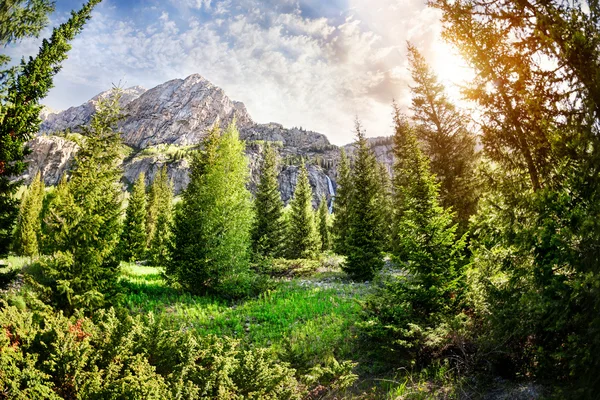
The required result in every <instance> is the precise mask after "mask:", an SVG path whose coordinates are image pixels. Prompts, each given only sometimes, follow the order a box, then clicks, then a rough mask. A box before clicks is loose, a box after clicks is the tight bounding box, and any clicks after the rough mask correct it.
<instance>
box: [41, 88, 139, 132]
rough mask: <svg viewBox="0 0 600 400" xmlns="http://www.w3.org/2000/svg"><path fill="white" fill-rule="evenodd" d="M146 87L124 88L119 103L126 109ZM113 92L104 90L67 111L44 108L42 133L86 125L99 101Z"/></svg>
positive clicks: (73, 128)
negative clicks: (53, 110)
mask: <svg viewBox="0 0 600 400" xmlns="http://www.w3.org/2000/svg"><path fill="white" fill-rule="evenodd" d="M145 91H146V89H144V88H143V87H141V86H133V87H130V88H127V89H123V90H122V93H121V98H120V100H119V104H120V105H121V107H122V108H123V109H126V107H127V105H128V104H129V103H131V102H132V101H133V100H135V99H137V98H138V97H140V95H142V94H143V93H144V92H145ZM111 94H112V90H107V91H105V92H102V93H100V94H98V95H96V96H94V97H93V98H91V99H90V100H88V101H87V102H86V103H84V104H82V105H80V106H77V107H71V108H69V109H67V110H65V111H59V112H52V111H51V110H47V109H44V110H42V113H41V115H40V117H41V119H42V125H41V126H40V133H42V134H52V133H56V132H60V131H64V130H66V129H71V130H72V131H78V130H79V127H80V126H81V125H85V124H87V123H88V122H90V119H91V118H92V115H93V114H94V113H95V112H96V106H97V104H98V101H99V100H101V99H105V98H107V97H108V96H110V95H111Z"/></svg>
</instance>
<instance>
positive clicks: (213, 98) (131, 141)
mask: <svg viewBox="0 0 600 400" xmlns="http://www.w3.org/2000/svg"><path fill="white" fill-rule="evenodd" d="M110 94H111V91H106V92H102V93H100V94H98V95H97V96H95V97H93V98H92V99H90V100H89V101H87V102H86V103H84V104H82V105H80V106H77V107H71V108H69V109H67V110H64V111H60V112H52V111H51V110H48V109H44V110H43V111H42V113H41V115H40V117H41V118H42V121H43V122H42V124H41V128H40V133H39V135H38V137H36V138H35V139H33V140H32V141H30V142H29V143H28V146H29V147H30V148H31V150H32V152H31V154H30V155H29V156H28V158H27V161H28V163H29V167H28V170H27V171H26V172H25V174H24V175H23V176H21V177H20V178H22V179H24V181H25V182H26V183H28V182H29V180H30V179H31V178H33V176H35V174H36V173H37V171H41V172H42V175H43V177H44V180H45V181H46V184H47V185H56V184H57V183H58V181H59V180H60V177H61V176H62V174H63V173H65V172H67V171H68V169H69V167H70V165H71V161H72V159H73V156H74V154H75V153H76V151H77V149H78V146H77V144H76V143H75V142H74V141H73V140H70V139H69V138H70V137H72V136H73V134H72V133H68V134H65V131H70V132H78V131H79V130H80V126H81V125H84V124H86V123H88V122H89V121H90V118H91V116H92V115H93V113H94V112H95V110H96V106H97V104H98V101H99V100H100V99H102V98H105V97H107V96H110ZM120 103H121V106H122V108H123V113H124V115H125V116H126V117H125V118H124V120H123V121H122V122H121V124H120V126H119V128H120V131H121V132H122V137H123V142H124V143H125V144H126V145H127V146H128V147H129V155H128V156H126V157H125V158H124V160H123V183H124V185H125V186H129V185H130V184H131V183H132V182H134V181H135V179H136V178H137V176H138V175H139V174H140V173H141V172H144V173H145V174H146V179H147V180H148V183H149V182H150V181H151V180H152V179H153V178H154V175H155V174H156V173H157V172H158V170H159V169H160V168H161V167H162V166H163V165H167V169H168V174H169V176H170V178H171V179H172V181H173V185H174V191H175V193H176V194H179V193H181V191H182V190H183V189H185V187H186V186H187V184H188V182H189V178H188V170H189V162H188V159H187V154H189V152H190V151H191V149H192V148H193V147H194V146H196V145H197V144H198V143H200V141H201V140H202V138H203V137H204V135H205V134H206V132H207V130H208V129H210V128H211V127H212V126H213V125H214V124H216V123H219V124H220V125H221V126H226V125H227V124H229V123H230V122H231V121H233V119H234V118H235V121H236V124H237V126H238V129H239V131H240V136H241V138H242V139H243V140H245V141H246V145H247V146H246V147H247V150H246V152H247V155H248V159H249V164H250V168H251V171H252V173H251V181H250V184H249V188H250V190H252V191H254V190H255V189H256V184H257V181H258V170H259V167H260V159H261V151H262V146H263V145H264V142H266V141H268V142H272V143H274V145H275V146H276V147H277V148H278V149H279V152H280V155H281V159H282V167H281V173H280V176H279V180H280V186H281V195H282V199H283V200H284V201H285V202H286V203H287V202H288V201H289V200H290V199H291V196H292V194H293V190H294V187H295V185H296V179H297V176H298V165H299V163H300V162H301V160H307V161H308V163H309V167H308V170H309V175H310V182H311V185H312V186H313V189H314V203H315V204H317V203H318V199H319V198H320V197H321V195H325V196H326V197H327V198H328V200H330V199H331V198H332V196H333V194H334V187H335V166H336V164H337V157H338V150H339V149H338V147H337V146H334V145H332V144H331V143H330V142H329V140H328V139H327V137H326V136H325V135H323V134H321V133H318V132H312V131H307V130H304V129H301V128H290V129H288V128H284V127H283V126H282V125H281V124H278V123H273V122H272V123H267V124H258V123H256V122H254V121H253V119H252V118H251V116H250V115H249V113H248V111H247V110H246V107H245V106H244V104H243V103H241V102H237V101H234V100H231V99H230V98H229V97H228V96H227V95H226V94H225V92H224V91H223V90H222V89H221V88H219V87H217V86H215V85H213V84H212V83H211V82H209V81H208V80H206V79H205V78H204V77H202V76H200V75H198V74H194V75H190V76H188V77H187V78H185V79H175V80H171V81H168V82H165V83H163V84H161V85H158V86H156V87H154V88H152V89H149V90H146V89H144V88H141V87H139V86H135V87H131V88H128V89H124V90H123V91H122V97H121V99H120Z"/></svg>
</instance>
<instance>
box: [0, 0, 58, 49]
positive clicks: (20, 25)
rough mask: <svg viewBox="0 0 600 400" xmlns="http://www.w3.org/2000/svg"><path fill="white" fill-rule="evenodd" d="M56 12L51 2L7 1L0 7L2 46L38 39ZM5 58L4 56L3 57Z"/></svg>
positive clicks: (35, 0) (36, 0)
mask: <svg viewBox="0 0 600 400" xmlns="http://www.w3.org/2000/svg"><path fill="white" fill-rule="evenodd" d="M53 11H54V4H53V3H52V2H51V1H50V0H33V1H31V0H29V1H25V0H7V1H4V2H2V5H1V6H0V26H1V27H2V28H0V45H2V46H4V45H7V44H10V43H13V42H15V41H18V40H21V39H23V38H26V37H31V36H35V37H37V36H38V35H39V33H40V31H41V30H42V29H43V28H44V27H45V26H46V25H48V14H50V13H51V12H53ZM3 57H4V56H3Z"/></svg>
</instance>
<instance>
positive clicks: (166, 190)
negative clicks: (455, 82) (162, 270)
mask: <svg viewBox="0 0 600 400" xmlns="http://www.w3.org/2000/svg"><path fill="white" fill-rule="evenodd" d="M150 201H151V204H149V206H148V207H149V210H150V211H149V213H151V214H152V220H153V222H154V227H153V228H152V229H151V231H152V237H151V238H150V239H149V245H148V258H149V259H150V262H151V263H152V265H154V266H165V265H167V263H168V262H169V254H170V251H171V247H172V240H173V237H172V236H173V233H172V231H173V188H172V186H171V182H170V181H169V177H168V176H167V167H166V166H163V167H162V168H161V169H160V172H159V173H158V174H156V176H155V177H154V181H153V182H152V187H151V189H150Z"/></svg>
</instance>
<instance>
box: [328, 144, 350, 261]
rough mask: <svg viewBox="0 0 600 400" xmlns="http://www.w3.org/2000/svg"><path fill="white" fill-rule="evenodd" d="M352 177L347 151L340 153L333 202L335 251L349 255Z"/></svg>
mask: <svg viewBox="0 0 600 400" xmlns="http://www.w3.org/2000/svg"><path fill="white" fill-rule="evenodd" d="M352 189H353V188H352V176H351V172H350V160H349V159H348V156H347V155H346V151H345V150H344V149H343V148H342V150H341V151H340V163H339V165H338V177H337V188H336V191H335V198H334V202H333V213H334V214H333V217H334V219H333V228H332V234H333V249H334V250H335V251H336V252H337V253H339V254H344V255H345V254H347V248H346V239H347V237H348V221H349V217H348V205H349V204H350V201H351V199H352Z"/></svg>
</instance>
